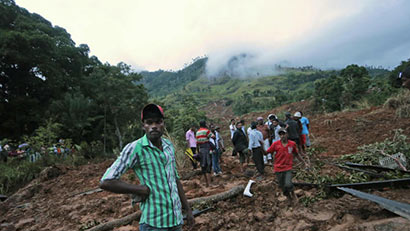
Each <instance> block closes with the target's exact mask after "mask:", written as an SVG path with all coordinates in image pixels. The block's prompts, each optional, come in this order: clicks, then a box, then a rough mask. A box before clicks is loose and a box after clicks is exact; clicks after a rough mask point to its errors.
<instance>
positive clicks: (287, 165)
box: [266, 128, 307, 204]
mask: <svg viewBox="0 0 410 231" xmlns="http://www.w3.org/2000/svg"><path fill="white" fill-rule="evenodd" d="M278 133H279V136H280V140H278V141H275V142H274V143H273V144H272V145H271V146H270V147H269V148H268V150H267V151H266V152H268V153H274V154H275V159H274V164H273V167H274V171H275V173H276V178H277V179H278V182H279V187H280V188H281V189H282V191H283V194H284V195H285V196H286V197H287V198H288V200H289V203H290V204H292V202H293V201H294V200H295V201H297V197H296V195H295V192H294V191H293V183H292V167H293V156H295V157H296V158H298V159H299V161H301V162H303V163H304V164H305V165H306V166H307V164H306V162H305V161H304V160H303V159H302V158H301V157H300V156H299V154H298V147H297V146H296V143H295V142H294V141H291V140H288V133H287V131H286V129H285V128H281V129H280V130H279V132H278Z"/></svg>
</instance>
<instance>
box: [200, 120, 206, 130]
mask: <svg viewBox="0 0 410 231" xmlns="http://www.w3.org/2000/svg"><path fill="white" fill-rule="evenodd" d="M199 126H200V127H202V128H204V127H206V122H205V120H201V121H199Z"/></svg>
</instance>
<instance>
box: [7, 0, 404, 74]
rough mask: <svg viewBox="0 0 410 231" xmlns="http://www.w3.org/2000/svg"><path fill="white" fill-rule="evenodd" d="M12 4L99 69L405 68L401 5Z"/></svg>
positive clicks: (143, 0)
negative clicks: (81, 48) (200, 62)
mask: <svg viewBox="0 0 410 231" xmlns="http://www.w3.org/2000/svg"><path fill="white" fill-rule="evenodd" d="M15 1H16V4H17V5H19V6H20V7H24V8H26V9H27V10H28V11H30V12H32V13H33V12H35V13H37V14H40V15H41V16H43V17H44V18H45V19H47V20H48V21H50V22H51V23H52V24H53V25H58V26H60V27H63V28H65V29H66V30H67V32H68V33H70V34H71V37H72V39H73V40H74V42H76V45H79V44H87V45H88V46H89V47H90V50H91V55H95V56H97V57H98V58H99V59H100V61H102V62H108V63H110V64H112V65H115V64H117V63H118V62H125V63H127V64H130V65H132V67H133V68H134V69H135V70H149V71H154V70H158V69H162V70H174V71H175V70H179V69H181V68H183V67H184V65H186V64H189V63H191V62H192V60H193V59H194V58H196V57H199V56H201V57H202V56H207V57H208V58H209V60H208V65H207V73H208V75H217V74H218V73H220V72H221V70H224V68H225V69H226V67H227V65H228V63H229V62H228V61H229V60H230V59H231V57H232V56H235V55H240V54H247V56H246V57H248V58H247V59H246V60H244V61H243V62H241V63H240V64H239V66H238V67H236V68H237V71H238V72H241V73H242V74H245V75H246V74H249V73H247V72H254V73H255V72H258V73H265V72H266V74H268V73H269V72H270V71H271V69H272V67H273V66H274V65H275V64H282V65H289V66H308V65H312V66H315V67H318V68H322V69H333V68H343V67H345V66H346V65H349V64H353V63H354V64H359V65H368V66H383V67H384V68H389V69H392V68H394V67H395V66H397V65H399V64H400V62H401V61H403V60H407V59H409V58H410V14H409V12H410V1H407V0H390V1H382V0H360V1H358V0H343V1H342V0H293V1H285V0H282V1H278V0H247V1H245V0H223V1H221V0H194V1H193V0H174V1H170V0H120V1H109V0H70V1H67V0H35V1H34V0H15ZM272 71H274V70H273V69H272Z"/></svg>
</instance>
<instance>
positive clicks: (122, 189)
mask: <svg viewBox="0 0 410 231" xmlns="http://www.w3.org/2000/svg"><path fill="white" fill-rule="evenodd" d="M100 188H101V189H104V190H107V191H110V192H113V193H121V194H135V195H137V196H140V197H141V198H142V200H143V201H144V200H145V199H146V198H147V197H148V196H149V194H150V192H151V190H150V188H149V187H148V186H146V185H134V184H129V183H126V182H124V181H121V180H117V179H110V180H103V181H102V182H101V183H100Z"/></svg>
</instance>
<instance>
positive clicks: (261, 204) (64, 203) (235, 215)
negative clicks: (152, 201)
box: [0, 102, 410, 231]
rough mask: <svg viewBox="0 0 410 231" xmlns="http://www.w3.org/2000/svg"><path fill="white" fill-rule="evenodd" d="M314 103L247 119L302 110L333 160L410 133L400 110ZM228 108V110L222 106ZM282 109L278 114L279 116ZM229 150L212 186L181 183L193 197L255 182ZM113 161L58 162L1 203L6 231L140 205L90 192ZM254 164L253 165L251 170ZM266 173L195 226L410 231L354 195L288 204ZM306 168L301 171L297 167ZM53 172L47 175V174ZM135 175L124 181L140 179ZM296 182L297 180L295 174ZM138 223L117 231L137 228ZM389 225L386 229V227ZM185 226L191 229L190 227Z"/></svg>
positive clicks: (330, 169)
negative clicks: (328, 108)
mask: <svg viewBox="0 0 410 231" xmlns="http://www.w3.org/2000/svg"><path fill="white" fill-rule="evenodd" d="M211 108H213V110H208V115H209V116H210V117H213V118H216V119H219V120H220V121H223V118H230V117H231V116H232V111H231V110H230V109H229V108H228V109H227V108H225V107H224V106H222V105H221V104H219V103H214V104H210V105H208V107H207V109H211ZM308 108H309V102H299V103H293V104H288V105H283V106H281V107H279V108H275V109H273V110H270V111H265V112H263V113H251V114H247V115H245V116H244V117H243V118H245V120H246V121H247V122H249V121H250V120H252V119H254V118H255V117H256V116H264V117H266V116H267V115H268V114H269V113H272V112H273V113H278V112H280V111H283V110H290V111H294V110H304V111H305V113H306V115H307V116H308V117H309V119H310V121H311V130H312V142H313V146H312V148H314V149H317V150H322V151H319V152H317V153H316V154H315V156H312V161H313V162H315V161H324V160H325V161H327V162H331V161H335V160H336V159H337V158H338V157H340V156H341V155H343V154H348V153H352V152H355V151H356V148H357V147H358V146H359V145H362V144H370V143H373V142H377V141H382V140H384V139H385V138H387V137H390V136H391V135H392V134H393V130H394V129H396V128H402V129H403V130H404V132H403V133H404V134H406V135H407V136H410V120H409V119H399V118H396V117H395V113H394V110H392V109H387V108H383V107H374V108H370V109H366V110H357V111H345V112H339V113H333V114H317V115H310V114H309V111H308V110H307V109H308ZM221 109H227V110H221ZM278 114H279V113H278ZM221 125H222V129H223V130H222V131H223V132H222V134H223V136H224V140H225V143H226V144H227V145H230V142H229V141H228V137H227V136H228V133H229V131H228V130H227V124H226V123H221ZM229 153H230V148H229V149H228V150H227V152H226V153H225V154H224V156H223V157H222V159H223V162H222V165H221V166H222V171H223V172H224V174H223V175H222V176H220V177H214V182H213V186H211V187H209V188H206V187H205V186H204V184H203V183H202V182H201V179H202V178H201V177H200V176H198V175H196V176H191V177H190V178H187V179H185V178H184V179H185V180H183V181H182V182H183V185H184V189H185V192H186V195H187V197H188V199H192V198H197V197H203V196H208V195H213V194H216V193H220V192H223V191H227V190H229V189H230V188H232V187H234V186H236V185H245V184H246V183H247V181H248V180H249V179H253V178H252V177H250V178H249V177H248V176H245V175H242V174H240V172H239V166H238V160H237V159H236V158H234V157H232V156H230V154H229ZM112 161H113V160H106V161H104V162H102V163H98V164H91V163H90V164H89V165H86V166H81V167H67V166H56V167H53V168H50V169H49V170H48V171H47V172H45V173H43V174H42V175H41V176H40V177H39V178H38V179H36V180H35V181H33V182H32V183H31V184H29V185H28V186H26V187H24V188H22V189H20V190H19V191H18V192H17V193H15V194H14V195H12V196H11V197H10V198H9V199H8V200H7V201H5V202H3V203H2V204H1V206H0V208H1V210H0V216H1V217H2V220H1V223H2V228H3V229H4V230H86V229H87V228H91V227H93V226H95V225H97V224H100V223H104V222H107V221H112V220H114V219H118V218H121V217H124V216H126V215H129V214H131V213H133V212H134V211H136V210H138V209H137V208H135V209H134V208H132V207H131V205H130V200H129V197H128V196H126V195H117V194H113V193H108V192H98V191H97V192H89V193H88V194H87V193H83V194H78V193H81V192H86V191H87V190H91V189H95V188H97V187H98V182H99V179H100V177H101V176H102V174H103V172H104V171H105V169H106V168H107V167H108V166H109V165H110V164H111V163H112ZM250 168H251V169H252V168H253V167H250ZM265 170H266V171H267V172H268V174H267V176H266V178H265V179H264V180H262V181H258V182H257V183H256V184H255V185H254V186H253V188H252V191H253V193H254V197H253V198H248V197H243V196H242V195H239V196H238V197H235V198H232V199H229V200H227V201H220V202H217V203H216V204H214V205H212V207H213V208H214V209H213V210H212V211H209V212H207V213H205V214H202V215H200V216H199V217H196V225H195V227H194V230H409V227H410V226H409V225H410V222H409V221H408V220H405V219H403V218H400V217H398V216H397V215H395V214H393V213H390V212H388V211H386V210H384V209H382V208H381V207H379V206H378V205H377V204H374V203H372V202H369V201H366V200H362V199H359V198H356V197H353V196H350V195H343V196H341V197H334V196H331V197H329V198H324V199H322V200H319V201H312V202H310V203H309V204H307V207H305V206H304V204H303V203H302V202H300V203H299V204H298V205H295V206H293V207H287V205H286V203H285V202H284V201H283V198H282V196H280V195H281V194H280V190H279V189H278V187H277V184H276V183H275V176H274V174H273V173H272V169H271V167H269V166H267V167H266V168H265ZM191 171H192V170H191V169H190V168H189V167H183V168H180V169H179V172H180V174H181V175H182V176H188V175H190V174H189V172H191ZM296 171H297V172H303V171H304V170H303V169H299V168H297V169H296ZM322 171H323V172H324V173H325V174H328V175H334V174H338V173H343V174H348V173H347V172H345V171H342V170H340V169H338V168H336V167H334V166H332V165H327V164H325V165H324V167H323V168H322ZM47 173H48V174H47ZM131 175H132V173H131V172H129V174H127V175H126V176H124V177H123V179H124V180H126V181H130V182H134V181H135V180H134V178H133V177H131ZM295 181H298V180H297V179H295ZM317 193H318V191H317V190H316V189H308V188H304V189H298V190H297V194H298V196H299V197H301V198H302V197H306V198H309V197H312V196H313V195H315V194H317ZM372 193H374V194H377V195H380V196H383V197H386V198H389V199H393V200H398V201H401V202H406V203H410V197H409V196H408V195H409V189H395V190H392V189H389V188H386V189H384V190H381V191H377V190H375V191H372ZM137 225H138V222H137V221H134V222H133V223H132V224H130V225H126V226H123V227H118V228H115V229H114V230H122V231H125V230H128V231H131V230H138V228H136V227H137ZM380 227H384V229H382V228H380ZM185 230H186V228H185Z"/></svg>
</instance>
